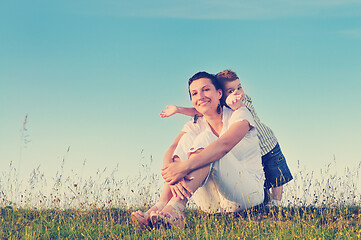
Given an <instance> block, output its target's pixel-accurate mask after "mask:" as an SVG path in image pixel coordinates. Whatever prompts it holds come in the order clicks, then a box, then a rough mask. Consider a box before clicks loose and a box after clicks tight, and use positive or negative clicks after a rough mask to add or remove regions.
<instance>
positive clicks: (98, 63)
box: [0, 0, 361, 177]
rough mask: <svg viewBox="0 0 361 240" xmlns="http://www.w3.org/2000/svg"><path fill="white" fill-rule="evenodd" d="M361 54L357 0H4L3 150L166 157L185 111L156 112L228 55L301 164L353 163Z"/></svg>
mask: <svg viewBox="0 0 361 240" xmlns="http://www.w3.org/2000/svg"><path fill="white" fill-rule="evenodd" d="M360 63H361V2H360V1H338V0H335V1H323V0H322V1H321V0H318V1H303V2H299V1H281V0H279V1H272V2H270V1H218V0H213V1H205V0H203V1H200V0H197V1H161V0H157V1H143V0H137V1H132V2H128V1H110V0H107V1H97V0H93V1H81V0H79V1H61V2H60V1H59V2H54V1H31V2H29V1H2V2H1V3H0V164H1V166H3V168H2V169H6V168H7V167H6V166H8V165H9V163H10V162H11V161H12V162H13V163H14V165H15V166H16V167H18V166H20V169H21V174H22V175H24V176H25V177H27V176H29V174H30V172H31V169H34V168H36V167H38V166H39V165H40V168H41V169H42V170H43V171H44V172H45V173H46V174H48V175H49V176H53V175H54V174H55V172H56V171H57V170H59V168H60V165H61V161H62V159H63V158H64V157H65V169H66V170H67V171H70V170H72V169H73V170H75V171H78V170H79V169H80V168H81V167H82V165H83V162H84V161H86V166H85V172H86V173H84V174H88V175H92V174H93V173H95V172H96V171H97V169H104V168H105V167H107V168H110V169H112V168H114V167H115V166H116V165H117V164H118V165H119V166H120V174H122V175H124V176H128V175H133V174H136V173H137V172H138V169H139V165H140V162H141V161H143V160H142V159H145V160H144V161H148V160H149V159H150V156H151V155H152V159H153V169H154V171H156V170H157V169H159V168H160V167H161V162H162V158H163V154H164V153H165V151H166V150H167V148H168V146H169V145H170V143H171V142H172V141H173V139H174V138H175V136H176V135H177V134H178V132H179V131H180V130H181V128H182V126H183V124H184V123H185V122H186V121H187V120H188V119H189V118H188V117H184V116H175V117H172V118H169V119H161V118H160V117H159V112H160V111H161V110H162V109H163V108H164V107H165V105H167V104H177V105H183V106H190V104H191V103H190V101H189V97H188V93H187V79H188V78H189V77H191V76H192V75H193V74H194V73H196V72H198V71H203V70H205V71H208V72H211V73H217V72H219V71H222V70H224V69H228V68H230V69H233V70H234V71H236V72H237V73H238V75H239V77H240V80H241V82H242V83H243V86H244V89H245V92H246V93H247V94H249V95H250V96H251V97H252V98H253V101H254V105H255V107H256V110H257V112H258V115H259V117H260V118H261V120H262V121H263V122H264V123H266V124H267V125H268V126H270V127H271V128H272V129H273V131H274V132H275V134H276V136H277V137H278V139H279V142H280V145H281V147H282V149H283V151H284V153H285V155H286V158H287V161H288V164H289V166H290V168H291V170H292V169H295V168H296V167H297V165H298V162H300V164H301V166H306V167H307V169H311V170H315V171H317V170H318V169H320V168H323V167H324V166H326V165H327V164H328V163H330V162H332V161H333V160H334V158H335V159H336V162H337V166H338V167H339V168H340V169H341V170H342V168H343V167H345V166H349V167H353V166H356V165H357V164H358V163H359V162H360V157H359V153H358V151H357V149H358V148H359V143H360V140H359V135H360V133H361V127H360V124H359V123H360V122H361V111H360V107H359V106H360V104H361V95H360V90H361V81H360V80H361V67H360ZM26 114H28V122H27V129H28V131H27V132H26V134H27V135H28V136H27V137H26V138H27V140H29V141H30V142H28V143H27V144H25V147H24V148H23V150H21V146H22V142H23V141H22V140H21V138H20V135H21V133H20V129H21V126H22V122H23V120H24V117H25V115H26ZM69 146H70V150H69V152H68V153H67V149H68V147H69ZM20 155H21V157H20Z"/></svg>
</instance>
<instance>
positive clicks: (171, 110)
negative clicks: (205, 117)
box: [159, 105, 201, 118]
mask: <svg viewBox="0 0 361 240" xmlns="http://www.w3.org/2000/svg"><path fill="white" fill-rule="evenodd" d="M176 113H180V114H183V115H187V116H191V117H193V116H194V115H196V114H198V116H199V117H201V114H200V113H199V112H198V111H197V110H196V109H195V108H186V107H178V106H175V105H168V106H166V109H165V110H162V111H161V112H160V114H159V115H160V117H161V118H165V117H170V116H172V115H174V114H176Z"/></svg>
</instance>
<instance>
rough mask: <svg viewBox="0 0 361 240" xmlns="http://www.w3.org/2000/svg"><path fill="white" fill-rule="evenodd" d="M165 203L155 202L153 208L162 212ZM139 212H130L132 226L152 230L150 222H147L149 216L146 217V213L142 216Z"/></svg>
mask: <svg viewBox="0 0 361 240" xmlns="http://www.w3.org/2000/svg"><path fill="white" fill-rule="evenodd" d="M165 205H167V203H165V202H157V203H156V204H155V205H154V206H153V207H156V208H157V209H158V210H162V209H163V208H164V207H165ZM140 212H141V211H139V210H138V211H136V212H132V214H130V218H131V219H132V222H133V223H134V225H136V226H138V227H139V228H141V229H147V230H150V229H151V228H152V226H151V222H150V221H149V216H148V217H146V213H143V216H142V215H141V214H140Z"/></svg>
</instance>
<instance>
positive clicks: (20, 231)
mask: <svg viewBox="0 0 361 240" xmlns="http://www.w3.org/2000/svg"><path fill="white" fill-rule="evenodd" d="M129 213H130V210H123V209H113V208H112V209H102V210H101V209H94V210H88V211H80V210H76V209H73V210H54V209H45V210H29V209H12V208H11V207H7V208H6V207H5V208H1V223H0V229H1V231H0V237H1V239H20V238H25V239H108V238H111V239H254V238H255V239H360V238H361V208H360V207H352V206H350V207H346V206H339V207H332V208H327V207H324V208H312V207H289V208H282V207H274V208H266V209H264V211H262V212H258V213H257V212H256V213H250V212H248V213H242V214H220V215H208V214H205V213H203V212H201V211H199V210H187V211H186V219H187V220H186V228H185V229H183V230H181V229H159V230H155V229H154V230H151V231H148V230H141V229H138V228H136V227H134V226H133V225H132V223H131V221H130V218H129Z"/></svg>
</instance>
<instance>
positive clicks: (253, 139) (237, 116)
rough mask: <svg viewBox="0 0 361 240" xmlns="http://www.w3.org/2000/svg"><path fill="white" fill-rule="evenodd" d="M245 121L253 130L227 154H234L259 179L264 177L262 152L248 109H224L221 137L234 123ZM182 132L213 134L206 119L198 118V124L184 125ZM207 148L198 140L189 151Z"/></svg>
mask: <svg viewBox="0 0 361 240" xmlns="http://www.w3.org/2000/svg"><path fill="white" fill-rule="evenodd" d="M243 120H247V121H248V122H249V124H250V127H251V129H250V130H249V131H248V132H247V134H246V135H245V136H244V138H242V140H241V141H240V142H239V143H238V144H236V145H235V146H234V147H233V148H232V149H231V151H229V152H228V153H227V154H233V155H234V156H235V157H236V158H237V159H238V160H239V163H240V164H241V165H243V167H244V169H247V170H248V171H250V172H253V173H255V174H256V175H259V177H263V167H262V162H261V150H260V147H259V139H258V137H257V130H256V128H255V121H254V119H253V117H252V114H251V113H250V111H249V110H248V109H247V108H246V107H241V108H239V109H238V110H236V111H233V110H231V109H229V108H226V107H223V116H222V122H223V127H222V131H221V134H220V136H222V135H223V134H224V133H225V132H226V131H227V130H228V129H229V128H230V127H231V126H232V124H233V123H236V122H238V121H243ZM182 131H183V132H186V133H192V134H194V135H199V134H200V133H202V132H203V131H209V132H211V133H212V134H213V132H212V130H211V128H210V126H209V124H208V122H207V121H206V119H205V118H204V117H200V118H198V120H197V122H196V123H193V121H189V122H187V123H186V124H185V125H184V127H183V129H182ZM205 147H206V146H204V143H203V142H198V141H197V139H196V140H195V141H194V143H193V145H192V147H191V149H189V152H194V151H196V150H197V149H200V148H205ZM227 154H226V155H227Z"/></svg>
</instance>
